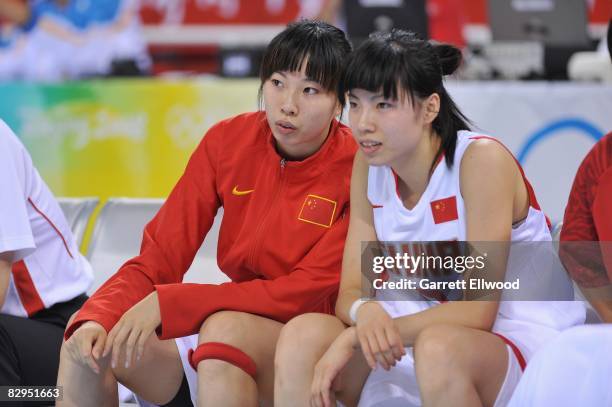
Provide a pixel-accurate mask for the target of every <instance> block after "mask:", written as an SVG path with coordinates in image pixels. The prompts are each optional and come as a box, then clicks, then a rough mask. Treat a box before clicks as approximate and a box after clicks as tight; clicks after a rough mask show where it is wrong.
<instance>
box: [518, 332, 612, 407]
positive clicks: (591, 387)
mask: <svg viewBox="0 0 612 407" xmlns="http://www.w3.org/2000/svg"><path fill="white" fill-rule="evenodd" d="M611 378H612V324H598V325H584V326H578V327H575V328H571V329H568V330H567V331H564V332H563V333H561V334H560V335H559V336H558V337H557V338H555V339H554V340H553V341H551V342H550V344H547V345H546V346H544V348H543V349H542V350H541V351H540V352H538V353H537V354H536V355H535V357H534V358H533V360H531V362H530V363H529V364H528V365H527V369H526V370H525V374H524V375H523V379H522V380H521V382H520V383H519V385H518V387H517V388H516V391H515V392H514V395H513V396H512V400H511V401H510V404H509V406H510V407H547V406H555V407H574V406H612V386H611V385H610V383H611Z"/></svg>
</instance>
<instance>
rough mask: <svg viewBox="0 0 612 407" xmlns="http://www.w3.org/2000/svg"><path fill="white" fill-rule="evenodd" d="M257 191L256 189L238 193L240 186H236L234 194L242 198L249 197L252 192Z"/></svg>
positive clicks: (233, 190)
mask: <svg viewBox="0 0 612 407" xmlns="http://www.w3.org/2000/svg"><path fill="white" fill-rule="evenodd" d="M253 191H255V190H254V189H247V190H245V191H238V185H236V186H235V187H234V189H232V194H234V195H236V196H242V195H248V194H250V193H251V192H253Z"/></svg>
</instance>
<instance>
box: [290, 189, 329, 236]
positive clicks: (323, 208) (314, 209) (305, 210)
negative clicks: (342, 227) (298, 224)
mask: <svg viewBox="0 0 612 407" xmlns="http://www.w3.org/2000/svg"><path fill="white" fill-rule="evenodd" d="M335 213H336V201H332V200H331V199H327V198H323V197H322V196H318V195H312V194H309V195H308V196H307V197H306V199H305V200H304V203H303V204H302V209H301V210H300V214H299V215H298V219H299V220H301V221H302V222H306V223H312V224H314V225H318V226H323V227H325V228H329V227H331V225H332V222H333V220H334V214H335Z"/></svg>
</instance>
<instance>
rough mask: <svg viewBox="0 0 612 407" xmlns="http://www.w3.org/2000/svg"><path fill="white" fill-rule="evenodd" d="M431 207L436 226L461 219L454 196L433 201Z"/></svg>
mask: <svg viewBox="0 0 612 407" xmlns="http://www.w3.org/2000/svg"><path fill="white" fill-rule="evenodd" d="M430 205H431V214H432V215H433V219H434V223H435V224H436V225H437V224H439V223H444V222H450V221H452V220H455V219H458V218H459V215H457V198H455V197H454V196H450V197H448V198H444V199H438V200H437V201H431V203H430Z"/></svg>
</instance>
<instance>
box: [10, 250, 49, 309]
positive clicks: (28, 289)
mask: <svg viewBox="0 0 612 407" xmlns="http://www.w3.org/2000/svg"><path fill="white" fill-rule="evenodd" d="M12 272H13V280H14V281H15V287H16V288H17V293H18V294H19V298H20V299H21V303H22V304H23V308H25V310H26V312H27V313H28V316H29V317H31V316H32V315H34V314H36V313H37V312H38V311H40V310H43V309H45V304H44V303H43V302H42V299H41V298H40V295H38V291H36V287H35V286H34V281H32V277H31V276H30V272H29V271H28V268H27V266H26V265H25V263H24V261H23V260H20V261H18V262H17V263H15V264H13V267H12Z"/></svg>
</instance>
